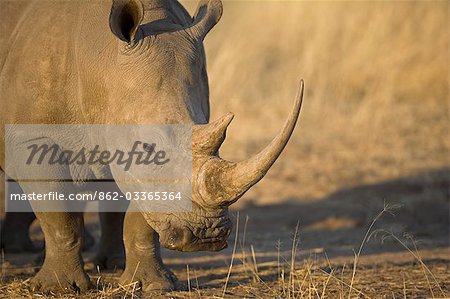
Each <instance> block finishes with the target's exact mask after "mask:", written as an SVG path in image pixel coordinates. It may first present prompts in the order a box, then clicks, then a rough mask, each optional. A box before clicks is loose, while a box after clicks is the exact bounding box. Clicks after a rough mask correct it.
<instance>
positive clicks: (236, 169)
mask: <svg viewBox="0 0 450 299" xmlns="http://www.w3.org/2000/svg"><path fill="white" fill-rule="evenodd" d="M303 90H304V82H303V80H301V81H300V86H299V89H298V92H297V96H296V98H295V103H294V107H293V109H292V111H291V114H290V115H289V117H288V119H287V121H286V123H285V124H284V126H283V128H282V129H281V131H280V132H279V133H278V135H277V136H276V137H275V138H274V139H273V140H272V142H271V143H270V144H269V145H268V146H267V147H266V148H265V149H263V150H262V151H261V152H259V153H258V154H257V155H255V156H253V157H252V158H250V159H248V160H244V161H242V162H238V163H232V162H228V163H226V164H228V167H226V170H225V171H222V172H219V173H220V174H221V179H220V180H219V181H220V182H221V184H222V186H221V189H222V190H223V191H224V193H225V194H226V197H227V202H226V204H227V205H231V204H232V203H234V202H235V201H236V200H238V199H239V198H240V197H241V196H242V195H243V194H244V193H245V192H246V191H247V190H248V189H250V188H251V187H252V186H253V185H255V184H256V183H257V182H259V181H260V180H261V179H262V178H263V177H264V176H265V174H266V173H267V171H268V170H269V169H270V167H271V166H272V165H273V163H275V161H276V160H277V158H278V157H279V156H280V154H281V152H282V151H283V149H284V147H285V146H286V144H287V143H288V141H289V138H290V137H291V135H292V132H293V131H294V128H295V125H296V123H297V119H298V117H299V115H300V110H301V106H302V101H303ZM222 161H223V160H222ZM222 165H223V164H222ZM222 167H223V166H222Z"/></svg>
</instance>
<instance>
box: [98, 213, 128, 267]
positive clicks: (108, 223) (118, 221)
mask: <svg viewBox="0 0 450 299" xmlns="http://www.w3.org/2000/svg"><path fill="white" fill-rule="evenodd" d="M124 217H125V213H124V212H109V213H108V212H104V213H100V225H101V229H102V235H101V238H100V247H99V249H98V253H97V256H96V257H95V261H94V262H95V264H96V265H97V266H99V267H100V268H101V269H123V268H125V248H124V246H123V220H124Z"/></svg>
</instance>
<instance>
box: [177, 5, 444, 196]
mask: <svg viewBox="0 0 450 299" xmlns="http://www.w3.org/2000/svg"><path fill="white" fill-rule="evenodd" d="M182 2H183V3H186V6H187V7H189V8H191V12H193V11H194V10H195V6H196V1H182ZM448 13H449V9H448V2H446V1H435V2H433V1H405V2H403V1H376V2H369V1H363V2H356V1H335V2H333V1H320V2H314V1H305V2H303V1H302V2H300V1H224V14H223V18H222V20H221V21H220V23H219V24H218V25H217V26H216V27H215V28H214V29H213V31H212V32H211V33H210V35H208V37H207V39H206V52H207V56H208V71H209V77H210V86H211V107H212V119H214V118H217V117H220V116H221V115H222V114H224V113H225V112H227V111H232V112H234V113H235V114H236V118H235V120H234V122H233V124H232V126H231V127H230V130H229V133H228V136H227V142H226V144H225V146H224V148H223V150H222V155H223V156H225V157H227V158H230V159H244V158H245V157H247V156H249V155H251V154H253V153H255V152H256V151H258V150H259V149H261V148H262V147H263V146H264V145H265V144H267V143H268V142H269V141H270V140H271V138H272V137H273V136H275V134H276V133H277V131H278V130H279V129H280V128H281V126H282V124H283V123H284V120H285V118H286V117H287V115H288V113H289V111H290V108H291V106H292V102H293V98H294V95H295V92H296V90H297V86H298V81H299V80H300V78H303V79H304V80H305V84H306V93H305V98H304V106H303V110H302V116H301V119H300V122H299V124H298V127H297V129H296V131H295V134H294V136H293V138H292V140H291V142H290V143H289V145H288V146H287V149H286V151H285V152H284V154H283V155H282V157H281V159H280V160H279V161H278V162H277V163H276V164H275V166H274V167H273V169H272V170H271V171H270V172H269V175H268V177H267V178H265V179H264V180H263V181H262V182H261V183H260V184H258V185H257V187H255V188H254V189H253V190H252V191H251V192H249V193H248V195H246V196H245V199H244V201H245V200H249V199H253V200H255V201H257V202H258V203H267V202H272V201H273V200H279V199H280V197H282V198H292V197H295V198H300V199H303V200H305V199H317V198H321V197H323V196H326V195H327V194H329V193H330V192H334V191H337V190H339V189H341V188H345V187H349V186H355V185H360V184H369V183H377V182H380V181H386V180H392V179H397V178H399V177H403V176H410V175H413V174H418V173H422V172H424V171H429V170H433V169H438V168H446V167H448V166H449V149H450V138H449V135H448V134H449V118H448V113H449V105H448V104H449V102H448V99H449V85H448V84H449V65H450V64H449V63H450V62H449V48H448V47H449V18H448Z"/></svg>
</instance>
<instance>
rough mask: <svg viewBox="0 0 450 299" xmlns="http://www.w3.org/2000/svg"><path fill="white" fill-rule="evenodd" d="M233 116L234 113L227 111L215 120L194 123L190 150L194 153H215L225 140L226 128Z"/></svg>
mask: <svg viewBox="0 0 450 299" xmlns="http://www.w3.org/2000/svg"><path fill="white" fill-rule="evenodd" d="M233 118H234V114H233V113H231V112H228V113H227V114H225V115H224V116H222V117H221V118H219V119H217V120H216V121H214V122H212V123H209V124H204V125H194V126H193V130H192V151H193V154H194V155H207V156H213V155H217V152H218V150H219V148H220V146H221V145H222V143H223V142H224V140H225V137H226V132H227V128H228V126H229V125H230V123H231V121H232V120H233Z"/></svg>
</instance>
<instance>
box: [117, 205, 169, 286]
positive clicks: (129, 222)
mask: <svg viewBox="0 0 450 299" xmlns="http://www.w3.org/2000/svg"><path fill="white" fill-rule="evenodd" d="M124 241H125V252H126V267H125V271H124V272H123V274H122V276H121V277H120V283H121V284H129V283H131V282H136V283H138V284H139V285H140V286H141V288H142V290H143V291H153V290H159V291H169V290H174V289H175V282H176V280H177V278H176V276H175V275H174V274H173V273H172V272H171V271H170V270H169V269H167V268H166V266H164V264H163V262H162V258H161V252H160V245H159V236H158V234H157V233H156V232H155V231H154V230H153V228H152V227H151V226H149V225H148V223H147V222H146V221H145V219H144V217H143V216H142V214H141V213H140V212H133V213H132V212H127V213H126V215H125V224H124Z"/></svg>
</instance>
